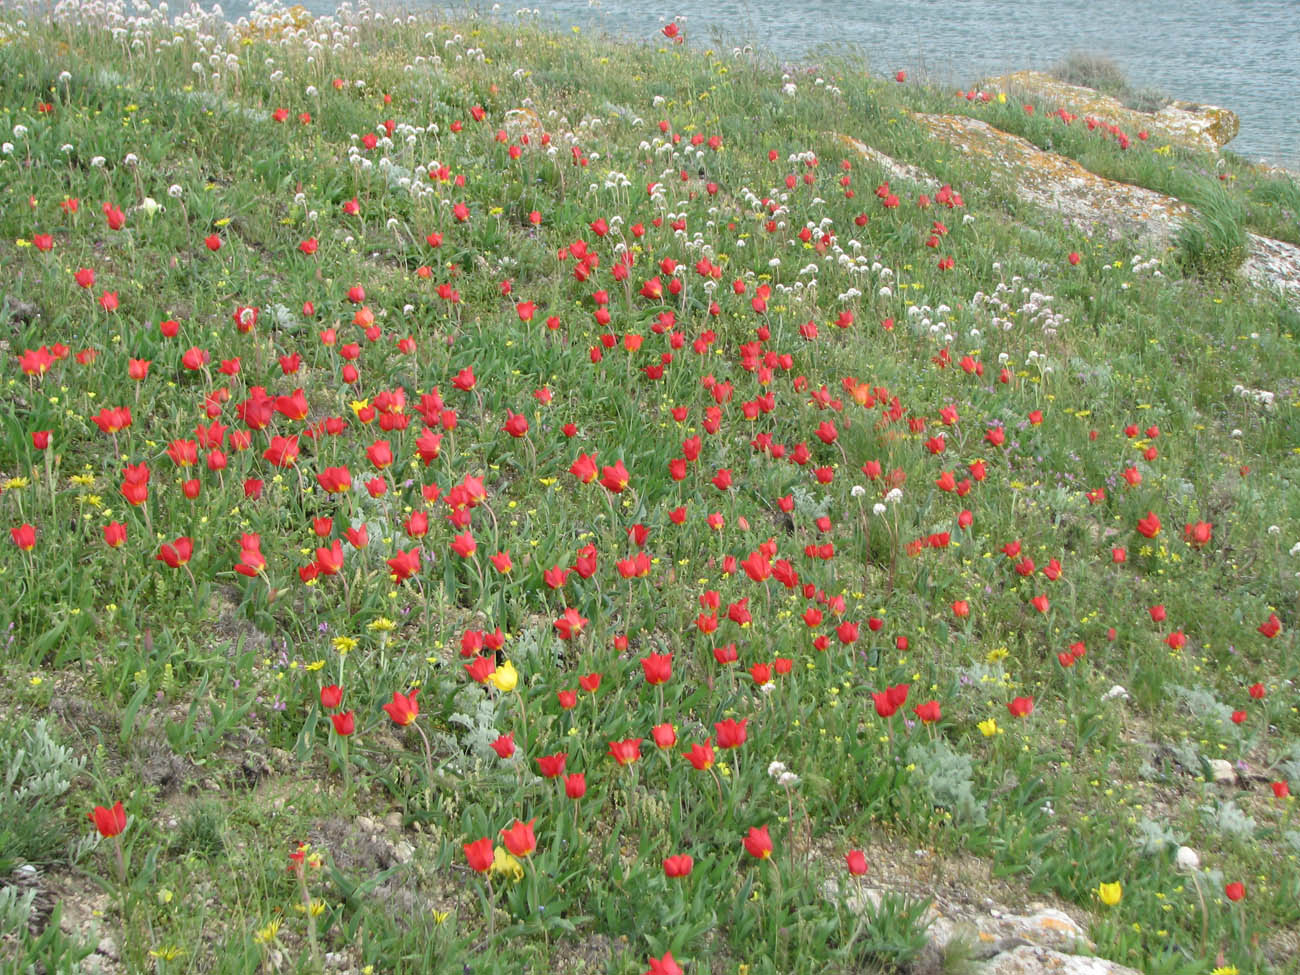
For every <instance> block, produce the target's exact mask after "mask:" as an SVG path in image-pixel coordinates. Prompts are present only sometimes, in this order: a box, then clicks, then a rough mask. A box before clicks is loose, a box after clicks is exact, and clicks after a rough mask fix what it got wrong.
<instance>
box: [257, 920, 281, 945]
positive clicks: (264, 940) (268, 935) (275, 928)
mask: <svg viewBox="0 0 1300 975" xmlns="http://www.w3.org/2000/svg"><path fill="white" fill-rule="evenodd" d="M279 933H280V919H279V918H276V919H275V920H274V921H271V922H270V923H269V924H267V925H266V926H265V927H261V928H258V929H257V933H256V934H255V935H253V940H254V941H256V942H257V943H258V944H259V945H269V944H270V943H271V942H272V941H274V940H275V939H276V936H277V935H278V934H279Z"/></svg>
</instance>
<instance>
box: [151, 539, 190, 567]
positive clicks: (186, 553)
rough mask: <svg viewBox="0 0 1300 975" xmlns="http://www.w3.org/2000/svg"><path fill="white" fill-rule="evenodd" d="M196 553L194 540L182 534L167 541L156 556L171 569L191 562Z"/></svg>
mask: <svg viewBox="0 0 1300 975" xmlns="http://www.w3.org/2000/svg"><path fill="white" fill-rule="evenodd" d="M193 554H194V541H193V539H190V538H188V537H185V536H182V537H180V538H178V539H176V541H174V542H168V543H165V544H164V545H163V546H162V548H161V549H159V550H158V554H157V555H155V556H154V558H155V559H156V560H157V561H159V562H163V563H165V564H166V565H167V567H168V568H171V569H179V568H180V567H181V566H183V565H185V564H186V563H187V562H189V560H190V558H191V557H192V556H193Z"/></svg>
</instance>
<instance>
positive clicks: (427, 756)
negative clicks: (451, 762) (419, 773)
mask: <svg viewBox="0 0 1300 975" xmlns="http://www.w3.org/2000/svg"><path fill="white" fill-rule="evenodd" d="M411 723H412V724H414V725H415V730H416V731H418V732H419V733H420V740H421V741H423V742H424V772H425V780H424V785H425V788H426V789H428V790H429V793H430V795H431V796H432V794H433V746H432V745H430V744H429V736H428V735H426V734H425V733H424V729H423V728H421V727H420V726H419V724H418V723H416V722H414V721H413V722H411Z"/></svg>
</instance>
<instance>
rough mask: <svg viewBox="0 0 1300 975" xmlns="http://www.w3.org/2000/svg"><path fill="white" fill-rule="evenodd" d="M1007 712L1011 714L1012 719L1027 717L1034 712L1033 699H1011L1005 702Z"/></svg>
mask: <svg viewBox="0 0 1300 975" xmlns="http://www.w3.org/2000/svg"><path fill="white" fill-rule="evenodd" d="M1007 710H1008V711H1010V712H1011V716H1012V717H1013V718H1024V717H1028V716H1029V713H1030V712H1031V711H1033V710H1034V699H1033V698H1032V697H1013V698H1012V699H1011V700H1010V701H1008V702H1007Z"/></svg>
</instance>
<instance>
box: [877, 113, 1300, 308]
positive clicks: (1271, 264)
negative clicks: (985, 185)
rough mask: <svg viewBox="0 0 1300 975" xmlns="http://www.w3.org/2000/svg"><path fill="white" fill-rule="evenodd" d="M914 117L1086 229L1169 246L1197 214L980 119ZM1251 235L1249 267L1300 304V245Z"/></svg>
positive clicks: (1265, 284) (1255, 278) (1245, 269)
mask: <svg viewBox="0 0 1300 975" xmlns="http://www.w3.org/2000/svg"><path fill="white" fill-rule="evenodd" d="M913 118H915V119H916V121H917V122H919V123H920V124H921V125H922V126H924V127H925V128H926V129H927V130H929V131H930V133H931V134H933V135H934V136H936V137H937V138H940V139H943V140H944V141H946V142H948V143H950V144H952V145H955V146H958V147H960V148H961V149H962V151H963V152H966V153H968V154H970V155H972V156H975V157H977V158H978V159H979V160H980V161H981V163H982V164H986V165H987V167H988V168H989V169H990V170H991V171H993V172H997V173H1001V174H1002V175H1003V176H1005V177H1006V178H1007V180H1008V182H1009V183H1010V185H1011V186H1012V187H1014V189H1015V192H1016V194H1017V195H1018V196H1019V197H1020V198H1021V199H1023V200H1025V201H1027V202H1029V203H1033V204H1035V205H1037V206H1040V207H1044V208H1046V209H1048V210H1053V211H1055V212H1057V213H1060V214H1061V215H1062V216H1064V217H1065V218H1066V219H1067V220H1069V221H1070V222H1071V223H1072V224H1074V225H1075V226H1076V227H1078V228H1079V229H1080V230H1082V231H1084V232H1085V233H1088V234H1098V233H1100V234H1105V235H1106V236H1108V237H1110V238H1113V239H1118V238H1121V237H1133V238H1135V239H1137V240H1139V241H1141V242H1143V243H1144V244H1146V245H1148V246H1151V247H1153V248H1156V249H1158V250H1164V249H1166V248H1168V247H1170V246H1171V245H1172V244H1173V242H1174V240H1175V239H1176V238H1177V235H1178V231H1179V230H1180V229H1181V228H1182V226H1183V223H1184V222H1185V221H1186V220H1187V219H1189V218H1190V217H1191V216H1193V211H1192V208H1191V207H1190V206H1188V205H1187V204H1186V203H1184V202H1182V201H1181V200H1179V199H1176V198H1175V197H1172V196H1165V195H1164V194H1162V193H1157V192H1156V191H1154V190H1149V189H1146V188H1145V187H1142V186H1133V185H1131V184H1129V183H1120V182H1117V181H1116V180H1111V179H1106V178H1104V177H1102V176H1098V175H1097V174H1096V173H1094V172H1091V171H1090V170H1088V169H1085V168H1084V167H1083V166H1081V165H1080V164H1079V163H1077V162H1075V161H1074V160H1073V159H1070V158H1069V157H1067V156H1062V155H1059V154H1057V153H1054V152H1046V151H1044V150H1042V149H1039V148H1038V147H1037V146H1036V145H1034V144H1033V143H1032V142H1030V141H1028V140H1027V139H1022V138H1020V137H1019V136H1016V135H1011V134H1010V133H1008V132H1003V131H1002V130H1001V129H996V128H994V127H993V126H991V125H989V124H988V123H987V122H984V121H981V120H979V119H974V118H970V117H969V116H966V115H926V114H917V115H914V116H913ZM859 151H862V150H859ZM864 154H867V153H864ZM870 158H873V159H875V158H876V157H875V155H871V156H870ZM885 159H888V157H885ZM877 161H880V160H877ZM890 161H891V162H892V160H890ZM881 165H886V163H884V162H881ZM895 166H898V164H895ZM911 168H912V167H907V169H908V170H910V169H911ZM886 169H888V170H889V171H890V172H891V173H895V174H896V175H899V176H905V177H908V178H913V179H915V177H914V176H912V175H911V174H910V173H909V172H907V171H905V170H903V171H900V170H897V169H895V168H893V167H890V166H888V165H886ZM921 175H922V176H923V177H924V176H926V175H927V174H921ZM1247 237H1248V241H1249V243H1248V246H1247V253H1246V260H1245V263H1244V264H1243V265H1242V273H1243V274H1245V276H1246V278H1247V279H1248V280H1250V281H1251V282H1253V283H1254V284H1256V285H1258V286H1259V287H1262V288H1264V289H1265V290H1268V291H1272V292H1275V293H1278V292H1280V293H1281V294H1283V295H1285V296H1286V297H1287V298H1288V300H1290V301H1291V302H1292V303H1293V304H1295V305H1297V306H1300V247H1297V246H1295V245H1294V244H1289V243H1286V242H1285V241H1280V240H1273V239H1272V238H1269V237H1261V236H1259V235H1258V234H1248V235H1247Z"/></svg>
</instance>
